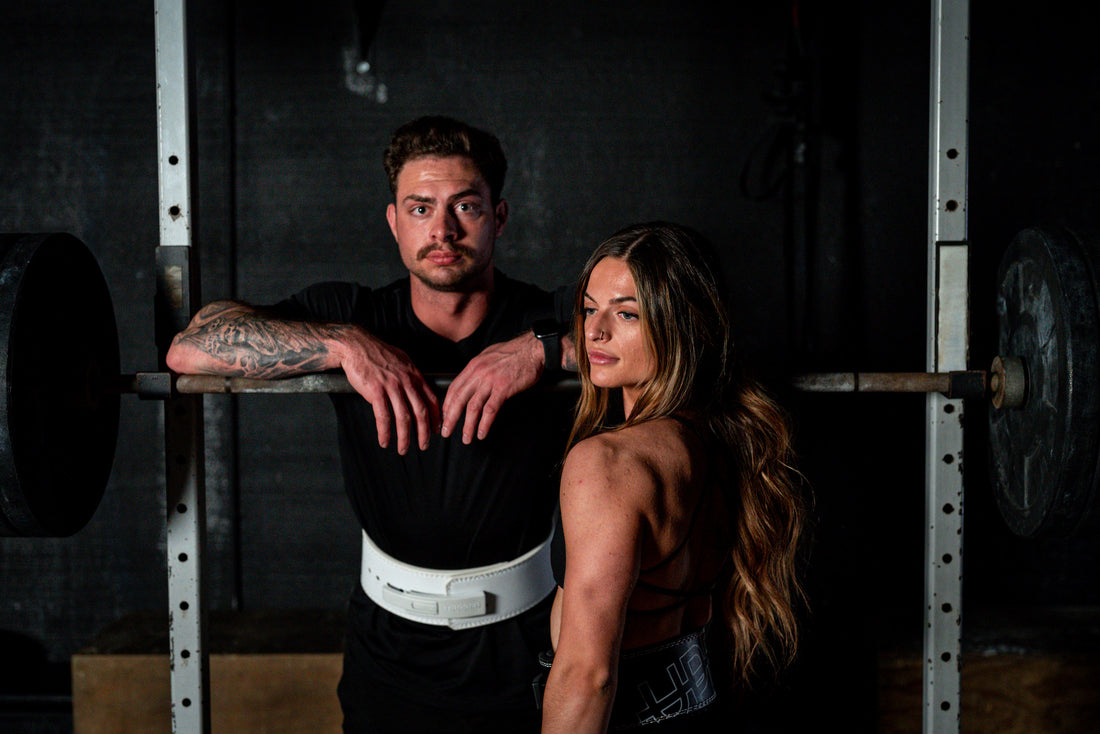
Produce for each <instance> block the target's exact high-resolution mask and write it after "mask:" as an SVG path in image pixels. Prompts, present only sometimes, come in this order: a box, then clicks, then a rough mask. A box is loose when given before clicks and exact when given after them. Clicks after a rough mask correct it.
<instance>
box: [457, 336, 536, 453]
mask: <svg viewBox="0 0 1100 734" xmlns="http://www.w3.org/2000/svg"><path fill="white" fill-rule="evenodd" d="M544 360H545V356H544V354H543V349H542V344H541V342H539V340H538V339H536V338H535V335H534V334H533V333H531V332H530V331H528V332H525V333H523V334H520V335H519V336H517V337H516V338H515V339H512V340H511V341H506V342H500V343H498V344H493V345H491V346H489V347H487V348H486V349H485V350H484V351H482V352H481V354H479V355H477V356H476V357H474V358H473V359H471V360H470V362H469V363H468V364H467V365H466V367H465V369H463V370H462V372H460V373H459V374H458V375H457V376H456V377H455V378H454V381H453V382H451V386H450V387H449V388H448V389H447V396H446V397H445V398H444V399H443V427H442V433H443V436H444V437H446V436H449V435H451V432H452V431H453V430H454V429H455V427H456V426H457V425H458V422H459V420H460V419H461V418H462V414H463V413H465V414H466V420H465V422H464V423H463V426H462V442H463V443H470V442H471V441H473V440H474V436H477V438H479V439H483V438H485V436H487V435H488V433H489V428H490V427H491V426H492V425H493V421H494V420H495V419H496V417H497V414H498V413H499V412H500V407H501V406H502V405H504V401H505V400H507V399H508V398H510V397H512V396H513V395H516V394H517V393H521V392H523V391H524V390H526V389H528V388H529V387H531V386H533V385H534V384H535V383H536V382H538V381H539V377H541V376H542V371H543V368H544V366H543V361H544Z"/></svg>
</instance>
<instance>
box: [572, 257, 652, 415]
mask: <svg viewBox="0 0 1100 734" xmlns="http://www.w3.org/2000/svg"><path fill="white" fill-rule="evenodd" d="M639 313H640V309H639V304H638V294H637V291H636V289H635V287H634V277H633V276H632V275H631V274H630V268H629V267H627V264H626V263H625V262H624V261H622V260H619V259H618V258H614V257H605V258H604V259H603V260H600V261H599V262H598V263H596V267H595V268H593V269H592V274H591V276H589V278H588V287H587V288H586V289H585V291H584V347H585V352H586V353H587V355H588V363H589V365H590V367H591V369H590V377H591V380H592V382H593V384H595V385H596V386H598V387H604V388H616V387H621V388H623V402H624V407H625V408H626V414H627V415H630V408H631V407H632V406H633V404H634V399H635V398H636V397H637V395H638V393H639V389H640V387H641V385H642V384H644V383H645V382H646V381H647V380H649V379H650V378H651V377H652V376H653V373H654V371H655V370H656V360H655V359H654V357H653V349H652V348H651V347H650V343H649V335H648V334H647V333H646V332H645V329H644V328H643V327H642V322H641V318H640V316H639Z"/></svg>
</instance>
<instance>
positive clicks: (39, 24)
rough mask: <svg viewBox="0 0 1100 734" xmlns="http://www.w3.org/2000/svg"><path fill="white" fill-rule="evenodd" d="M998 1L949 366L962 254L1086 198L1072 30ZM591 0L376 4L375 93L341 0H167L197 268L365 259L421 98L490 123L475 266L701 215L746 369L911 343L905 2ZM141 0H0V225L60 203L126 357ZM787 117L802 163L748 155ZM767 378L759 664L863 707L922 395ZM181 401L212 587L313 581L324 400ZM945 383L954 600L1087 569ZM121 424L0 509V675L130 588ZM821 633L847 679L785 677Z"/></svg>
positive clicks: (920, 292)
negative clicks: (806, 575) (998, 462)
mask: <svg viewBox="0 0 1100 734" xmlns="http://www.w3.org/2000/svg"><path fill="white" fill-rule="evenodd" d="M1002 5H1003V4H997V3H990V2H986V1H984V0H983V1H981V2H976V3H973V8H972V34H971V37H972V56H973V59H972V79H971V103H972V109H971V128H970V132H971V151H970V152H971V179H970V183H971V187H970V191H971V201H970V209H969V217H970V219H969V221H970V232H971V237H972V241H973V242H972V257H973V268H972V276H971V277H972V283H973V305H974V313H973V317H972V318H973V330H974V344H973V349H972V361H973V366H974V367H975V368H985V367H987V366H988V363H989V361H990V360H991V359H992V356H993V354H994V352H993V350H994V344H993V339H992V335H993V334H994V333H995V328H996V324H995V320H994V318H993V315H992V308H991V304H992V293H993V274H994V272H995V269H996V264H997V262H998V261H999V259H1000V256H1001V253H1002V252H1003V250H1004V248H1005V247H1006V246H1007V244H1008V242H1009V241H1010V239H1011V237H1012V235H1013V234H1014V233H1015V232H1016V231H1018V230H1020V229H1022V228H1024V227H1027V226H1033V225H1047V224H1057V223H1063V222H1065V223H1070V224H1075V225H1078V226H1082V227H1094V226H1095V225H1096V221H1095V220H1096V215H1095V213H1094V212H1095V208H1094V205H1095V201H1096V193H1097V175H1096V173H1095V171H1097V170H1098V166H1097V164H1098V163H1100V161H1098V160H1097V147H1096V144H1095V137H1094V135H1095V133H1094V131H1095V129H1096V125H1097V123H1098V119H1097V118H1098V114H1097V113H1098V112H1100V110H1098V109H1097V104H1098V100H1100V94H1098V92H1100V90H1098V89H1097V85H1098V77H1097V74H1096V69H1097V68H1100V66H1098V64H1097V61H1098V59H1097V50H1096V45H1095V44H1094V43H1092V42H1090V40H1089V39H1088V38H1087V36H1086V33H1087V31H1086V30H1085V25H1084V24H1083V23H1081V22H1080V19H1079V18H1078V17H1077V13H1078V11H1077V10H1075V9H1074V10H1070V8H1075V7H1076V6H1075V4H1073V3H1069V2H1060V1H1059V2H1054V3H1053V4H1050V3H1048V4H1047V6H1046V8H1045V11H1044V22H1043V23H1042V24H1037V23H1035V22H1034V19H1033V17H1032V16H1031V15H1030V14H1028V13H1025V12H1024V11H1023V10H1019V11H1013V10H1006V9H1005V8H1004V7H1002ZM622 7H623V5H622V4H620V3H607V2H592V1H591V0H589V1H587V2H571V1H568V0H567V1H565V2H556V3H552V4H551V3H546V4H543V3H493V2H477V1H475V2H470V3H462V4H459V5H454V4H452V3H446V2H427V3H418V4H400V5H399V4H393V3H391V4H388V5H387V6H386V7H385V8H384V10H383V13H382V16H381V23H380V27H379V30H378V32H377V35H376V37H375V39H374V44H373V52H372V60H373V62H374V66H375V69H376V70H377V72H378V75H379V78H380V80H381V82H383V83H384V84H385V85H386V90H387V97H386V99H385V101H384V102H380V101H378V99H377V98H374V97H371V96H368V95H364V94H361V93H357V92H355V91H353V90H352V89H351V87H350V86H349V80H348V68H347V54H348V51H349V49H352V48H353V47H354V46H355V45H356V42H357V34H356V23H355V19H356V14H355V10H354V6H353V3H351V2H350V0H349V1H348V2H336V3H325V4H315V5H312V6H309V8H308V12H307V11H306V10H304V9H303V8H304V6H302V5H300V4H291V3H260V2H254V1H251V0H238V1H237V2H235V3H214V2H192V3H191V13H192V29H193V31H194V33H195V39H194V42H193V46H192V50H193V53H194V59H195V65H196V74H197V82H196V87H195V94H196V115H197V127H196V129H197V134H198V143H199V145H198V156H197V160H198V191H197V204H198V207H199V218H198V222H199V230H198V233H197V236H196V240H195V244H196V247H197V248H198V250H199V252H200V254H201V270H202V287H203V295H204V298H205V299H211V298H218V297H224V296H236V297H240V298H244V299H247V300H252V301H256V302H265V301H271V300H274V299H277V298H279V297H282V296H283V295H286V294H288V293H290V292H292V291H294V290H296V289H298V288H300V287H302V286H304V285H306V284H308V283H310V282H313V281H315V280H321V279H332V278H341V279H359V280H362V281H363V282H366V283H372V284H382V283H385V282H388V281H389V280H391V279H393V278H394V277H397V276H399V275H400V274H401V266H400V262H399V260H398V258H397V256H396V252H395V249H394V247H393V244H392V239H391V237H390V234H389V232H388V229H387V228H386V225H385V222H384V218H383V211H384V207H385V204H386V203H387V201H388V197H389V193H388V189H387V187H386V183H385V181H384V177H383V174H382V172H381V164H380V160H381V151H382V149H383V148H384V146H385V144H386V142H387V141H388V139H389V136H390V134H391V133H392V131H393V129H394V128H395V127H396V126H397V125H399V124H400V123H402V122H404V121H406V120H408V119H410V118H412V117H414V116H417V115H420V114H424V113H443V114H451V115H454V116H457V117H460V118H463V119H465V120H467V121H469V122H471V123H474V124H476V125H480V126H484V127H487V128H489V129H491V130H493V131H495V132H496V133H497V134H498V135H499V137H500V138H501V140H502V142H503V145H504V147H505V151H506V153H507V154H508V157H509V161H510V174H509V180H508V183H507V185H506V188H505V196H506V197H507V198H508V199H509V200H510V202H511V206H512V219H511V221H510V223H509V225H508V227H507V230H506V233H505V236H504V238H503V239H502V241H501V243H500V250H499V260H498V263H499V265H500V266H501V267H502V268H503V269H504V270H505V271H506V272H508V273H509V274H511V275H513V276H516V277H520V278H523V279H527V280H531V281H534V282H536V283H539V284H541V285H543V286H547V287H550V286H554V285H556V284H558V283H559V282H562V281H565V280H568V279H570V278H571V277H572V276H573V274H574V273H575V272H576V271H577V269H578V268H579V265H580V263H581V262H582V261H583V259H584V257H585V255H586V254H587V253H588V252H589V251H590V249H591V248H592V247H593V246H594V245H595V243H596V242H598V241H599V240H600V239H601V238H603V237H604V236H606V235H607V234H609V233H610V232H612V231H613V230H615V229H617V228H618V227H620V226H622V225H624V224H627V223H629V222H632V221H637V220H643V219H655V218H666V219H672V220H678V221H682V222H684V223H687V224H691V225H693V226H695V227H696V228H698V229H700V230H701V231H703V232H704V233H705V234H707V235H709V236H710V237H711V238H712V239H713V240H714V241H715V242H716V244H717V245H718V246H719V248H720V251H721V256H722V260H723V265H724V267H725V270H726V276H727V280H728V284H729V288H730V295H731V300H732V303H733V304H734V306H735V308H736V310H737V312H738V314H739V326H738V328H739V343H740V345H741V347H742V350H743V354H744V355H745V357H746V359H747V361H748V362H749V363H750V365H752V366H754V367H755V368H756V370H757V372H758V374H759V375H760V376H761V377H763V378H764V379H765V380H766V381H767V382H769V384H771V385H772V386H773V387H775V388H776V389H777V390H780V391H782V390H783V386H784V385H785V382H786V377H787V376H788V375H789V374H792V373H794V372H796V371H802V370H833V369H844V370H876V371H877V370H881V371H885V370H899V371H911V370H920V369H923V366H924V323H925V276H926V273H925V268H926V266H925V257H926V256H925V250H926V229H927V213H926V212H927V203H926V202H927V195H928V193H927V186H928V185H927V167H928V166H927V145H928V142H927V141H928V57H929V38H928V28H929V20H930V12H929V6H928V4H927V3H923V2H904V3H870V2H862V3H840V4H836V3H828V4H821V3H801V4H800V14H799V15H798V17H799V19H800V25H799V26H798V28H797V31H796V29H795V28H794V27H793V25H792V13H791V8H789V7H782V4H781V3H754V4H739V5H734V6H731V10H730V11H729V12H725V13H717V12H716V11H715V9H714V5H713V4H711V3H696V2H683V1H681V2H677V3H669V2H659V1H657V0H643V1H642V2H638V3H632V4H630V5H629V10H624V9H622ZM152 10H153V8H152V4H151V3H148V2H145V1H143V2H119V3H108V4H86V3H76V2H71V1H65V0H52V1H44V2H37V3H15V2H5V3H3V5H2V6H0V48H2V49H3V52H2V53H0V99H4V100H5V101H6V105H5V107H4V108H3V110H0V152H2V156H3V157H2V159H0V160H2V165H0V231H8V232H26V231H67V232H71V233H73V234H75V235H77V236H78V237H80V238H81V239H82V240H83V241H84V242H85V243H86V244H87V245H88V246H89V247H90V248H91V249H92V250H93V252H94V253H95V254H96V256H97V258H98V260H99V262H100V264H101V266H102V268H103V270H104V273H105V275H106V278H107V281H108V284H109V286H110V288H111V291H112V293H113V297H114V302H115V308H116V312H117V317H118V321H119V332H120V341H121V348H122V355H123V358H122V364H123V370H124V371H130V372H132V371H139V370H148V369H154V368H155V367H156V359H157V353H156V346H155V344H154V335H153V314H152V298H153V275H154V269H153V251H154V248H155V246H156V245H157V220H156V208H157V185H156V116H155V115H156V105H155V78H154V61H155V58H154V45H153V12H152ZM796 123H798V124H796ZM792 140H794V141H795V142H804V143H805V144H806V146H807V147H806V151H807V154H808V155H807V158H806V160H807V165H806V166H804V167H799V168H795V169H794V170H793V171H789V172H788V174H789V175H788V178H786V179H783V178H781V175H782V174H783V173H784V171H785V170H786V168H785V160H786V159H785V156H787V155H788V154H789V150H790V147H791V146H790V142H791V141H792ZM773 182H776V183H777V185H776V186H772V185H771V184H772V183H773ZM57 338H62V339H63V338H64V335H57ZM785 399H786V400H787V402H788V404H789V405H790V407H791V409H792V410H793V411H794V413H795V416H796V418H797V421H798V430H799V433H798V438H799V445H800V449H801V452H802V454H803V464H804V469H805V471H806V473H807V475H808V477H809V479H810V480H811V482H812V484H813V487H814V492H815V496H816V501H817V514H818V524H817V528H816V535H817V547H816V550H815V554H814V556H813V564H812V567H811V577H810V586H811V590H812V592H813V595H814V602H815V617H814V622H813V625H812V626H811V628H810V634H809V636H808V640H809V644H808V647H807V651H808V655H807V659H808V660H809V662H808V663H806V664H805V668H804V670H805V677H806V679H816V680H817V688H816V689H815V692H814V693H813V694H809V693H807V692H806V691H805V690H800V689H798V688H797V685H796V687H795V689H796V690H800V692H801V693H803V694H806V695H812V697H813V698H814V699H815V700H816V701H817V702H818V703H819V704H821V705H823V706H826V708H825V709H824V710H826V711H831V712H836V713H837V715H848V716H852V715H853V711H854V712H855V713H854V715H855V716H856V719H857V720H858V719H860V718H861V717H862V718H866V717H869V716H871V715H872V714H871V712H872V711H873V705H864V704H865V703H866V700H867V699H866V698H865V696H866V690H868V689H867V688H866V678H865V676H866V675H869V669H868V668H867V666H866V663H867V660H868V659H869V656H870V654H871V653H872V652H873V649H874V645H875V640H876V634H878V633H877V630H878V629H879V628H886V629H887V631H888V632H889V633H890V635H892V636H894V637H898V638H902V639H904V640H910V639H919V634H920V629H919V625H920V615H921V609H922V606H923V601H922V598H923V597H922V584H923V547H922V542H923V531H922V524H923V513H924V508H923V496H922V493H923V417H922V400H921V399H920V398H914V397H912V396H902V397H897V396H892V397H873V396H859V397H856V398H837V397H826V396H809V397H805V396H797V395H789V394H785ZM207 414H208V415H207V417H208V421H207V442H208V460H207V468H208V479H207V485H208V493H209V500H208V501H209V516H210V517H209V522H210V538H209V542H210V548H209V553H208V559H207V566H208V574H209V581H210V599H211V600H212V606H213V607H215V608H220V609H230V608H238V607H239V608H249V609H259V608H294V607H303V606H309V607H325V608H340V607H342V605H343V601H344V598H345V596H346V594H347V591H348V590H349V588H350V587H351V584H352V583H353V582H354V578H355V573H356V563H357V544H356V543H357V535H356V529H355V525H354V523H353V522H352V520H351V517H350V512H349V511H348V507H347V503H346V500H345V499H344V497H343V493H342V488H341V486H340V479H339V475H338V472H337V457H336V451H335V445H334V441H333V440H332V433H333V421H332V418H331V415H330V412H329V410H328V406H327V402H326V401H325V399H323V398H316V397H256V398H246V399H240V400H236V399H230V398H210V399H208V400H207ZM968 415H970V416H971V418H970V423H969V427H968V444H967V457H966V459H967V461H966V471H967V477H968V480H967V487H968V494H967V537H966V564H967V565H966V569H967V571H966V583H965V590H966V594H967V598H968V602H967V605H968V606H967V608H968V609H973V610H976V611H974V612H972V613H970V614H973V617H971V616H968V617H967V619H968V620H969V619H972V618H973V619H980V611H977V610H980V609H982V608H983V607H985V606H997V605H1003V604H1019V605H1031V606H1034V605H1042V604H1087V605H1095V604H1097V603H1098V602H1100V600H1098V596H1100V594H1098V589H1097V585H1096V583H1095V574H1094V572H1093V571H1092V569H1093V568H1094V567H1095V563H1096V561H1097V555H1098V551H1097V548H1096V543H1095V542H1093V541H1087V540H1080V539H1077V540H1055V541H1049V542H1044V543H1038V544H1036V543H1031V542H1027V541H1021V540H1019V539H1017V538H1014V537H1013V536H1011V535H1010V534H1009V533H1008V531H1007V530H1005V529H1004V527H1003V525H1002V524H1001V523H1000V521H999V518H998V517H997V515H996V509H995V508H994V507H993V504H992V499H991V490H990V488H989V485H988V478H987V474H986V472H985V469H984V464H985V457H984V443H983V442H984V436H983V435H982V430H981V429H982V424H983V423H984V406H982V405H975V406H970V407H969V409H968ZM122 421H123V428H122V431H121V435H120V440H119V450H118V454H117V456H116V460H115V465H114V471H113V475H112V479H111V483H110V486H109V487H108V489H107V492H106V495H105V497H104V500H103V503H102V505H101V507H100V508H99V511H98V512H97V514H96V516H95V518H94V519H93V520H92V522H91V523H90V524H89V526H88V527H87V528H86V529H85V530H84V531H83V532H81V533H80V534H78V535H76V536H74V537H72V538H65V539H10V538H0V588H2V589H3V591H2V592H0V637H3V638H5V639H10V640H11V641H12V644H11V645H10V646H5V645H0V684H3V685H0V696H3V695H5V694H6V693H7V692H9V691H15V692H18V691H20V690H31V691H54V692H56V691H62V692H63V691H64V688H65V686H66V685H67V683H66V677H67V665H68V657H69V656H70V655H71V654H72V653H73V652H74V651H76V650H77V649H79V648H80V647H81V646H83V645H85V644H87V643H88V642H89V641H90V639H91V638H92V637H93V636H94V635H95V634H96V632H97V631H98V630H100V629H102V628H103V627H104V626H106V625H107V624H108V623H110V622H112V621H114V620H116V619H118V618H119V617H121V616H123V615H125V614H127V613H129V612H133V611H138V610H146V609H153V610H159V609H164V607H165V605H166V591H165V586H166V584H165V578H164V530H163V519H162V518H163V514H164V507H163V505H164V500H163V496H162V493H163V490H162V488H161V484H162V476H163V468H162V462H163V458H162V453H161V446H160V441H161V439H160V435H161V429H160V426H161V421H162V419H161V411H160V407H159V405H157V404H156V403H153V402H141V401H138V400H137V399H136V398H134V399H124V401H123V416H122ZM899 617H900V619H901V622H897V621H896V620H898V619H899ZM17 650H18V651H19V652H18V653H16V652H12V651H17ZM838 661H839V662H838ZM826 663H829V664H830V665H832V666H834V667H833V668H832V669H833V670H836V669H837V668H836V667H835V666H837V665H839V666H840V667H839V670H841V671H844V672H847V673H850V674H851V675H852V676H853V677H852V679H851V680H850V681H844V682H842V681H841V680H840V678H838V676H835V675H832V676H821V675H820V670H819V668H818V666H823V665H825V664H826ZM28 671H30V672H28ZM861 676H863V677H861ZM794 679H795V680H798V679H799V674H796V675H795V676H794ZM822 680H825V681H827V682H826V684H825V685H824V689H822V686H821V681H822ZM852 681H854V683H853V682H852ZM852 686H855V687H854V688H853V687H852ZM853 691H855V693H853ZM833 694H835V698H834V699H833V700H834V702H833V703H826V702H827V701H829V700H830V696H832V695H833Z"/></svg>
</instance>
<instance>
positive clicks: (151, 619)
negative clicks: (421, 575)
mask: <svg viewBox="0 0 1100 734" xmlns="http://www.w3.org/2000/svg"><path fill="white" fill-rule="evenodd" d="M343 628H344V621H343V617H342V616H341V615H339V614H335V613H332V612H324V611H301V612H298V611H294V612H267V613H263V612H250V613H247V614H245V613H231V614H225V613H222V614H218V613H215V614H212V615H211V617H210V622H209V626H208V635H209V637H210V640H209V644H210V651H211V653H210V719H211V730H212V731H213V732H225V733H232V734H249V733H256V734H259V733H261V732H262V733H264V734H276V733H278V732H287V733H288V734H289V733H290V732H296V733H297V732H310V733H311V734H326V733H328V732H332V733H333V734H338V733H339V732H340V730H341V729H340V724H341V721H342V717H341V715H340V704H339V702H338V701H337V699H336V684H337V682H338V681H339V679H340V671H341V668H342V665H343V656H342V653H341V650H342V649H343ZM167 629H168V620H167V616H166V615H151V614H149V615H134V616H131V617H126V618H125V619H122V620H120V621H119V622H117V623H116V624H114V625H112V626H111V627H109V628H107V629H106V630H104V631H103V633H102V634H100V635H99V636H98V637H97V638H96V640H95V641H94V642H93V643H92V645H91V646H89V647H87V648H85V649H84V650H81V651H80V652H79V653H77V654H76V655H73V658H72V676H73V731H74V734H119V732H126V734H167V732H170V731H171V713H170V708H169V668H168V637H167Z"/></svg>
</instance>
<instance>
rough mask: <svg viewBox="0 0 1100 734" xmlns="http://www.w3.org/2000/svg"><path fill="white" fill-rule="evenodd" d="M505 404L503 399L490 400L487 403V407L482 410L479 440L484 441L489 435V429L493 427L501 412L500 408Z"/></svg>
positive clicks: (478, 428) (478, 431)
mask: <svg viewBox="0 0 1100 734" xmlns="http://www.w3.org/2000/svg"><path fill="white" fill-rule="evenodd" d="M503 402H504V400H503V399H502V398H496V397H494V398H490V399H489V400H487V401H486V402H485V407H484V408H482V409H481V422H480V423H478V426H477V437H478V439H479V440H480V439H484V438H485V437H486V436H488V435H489V429H490V428H492V427H493V421H494V420H496V417H497V413H499V412H500V406H501V404H502V403H503Z"/></svg>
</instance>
